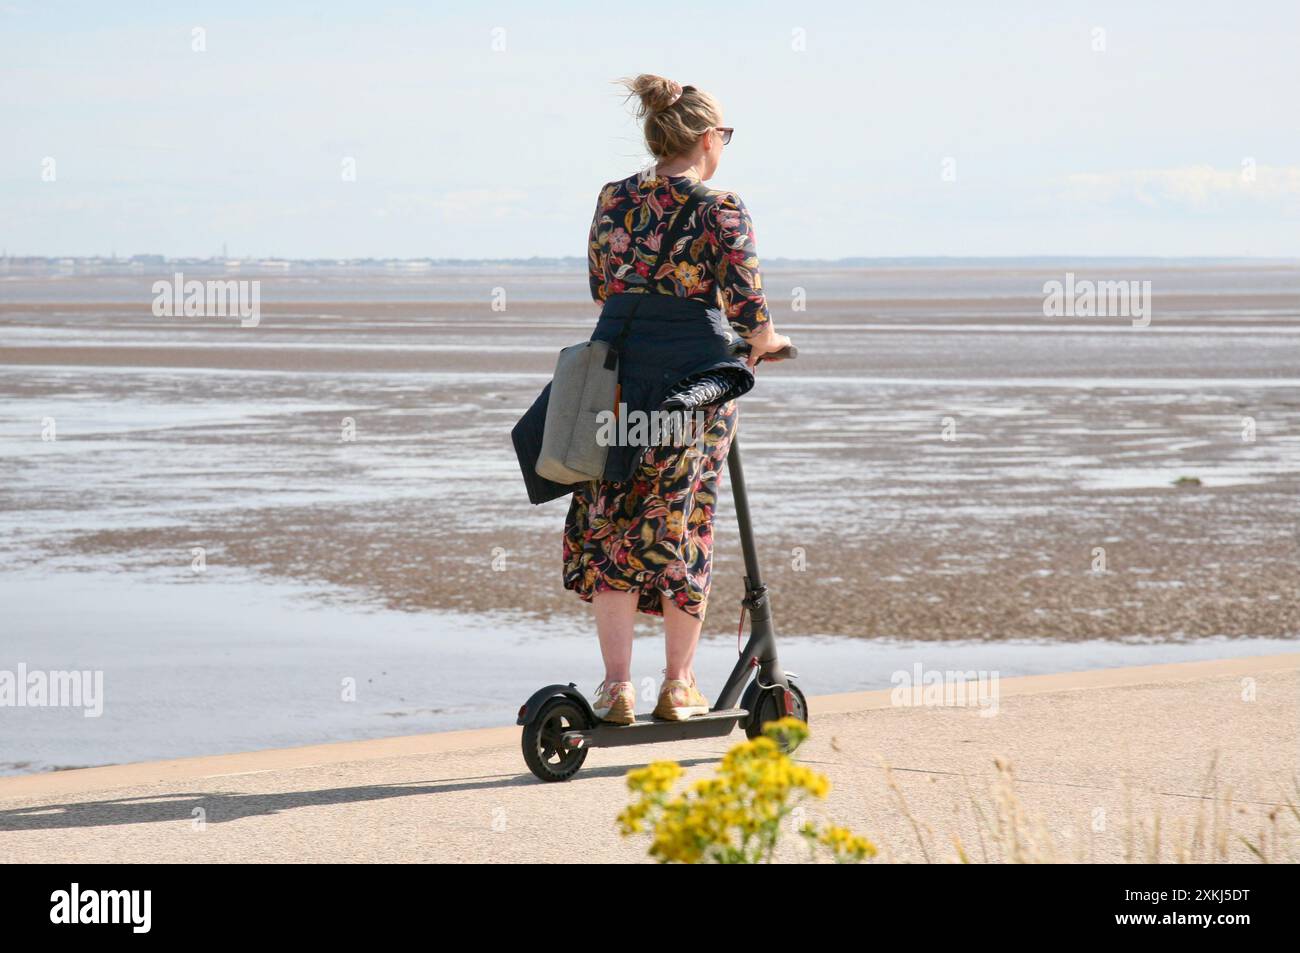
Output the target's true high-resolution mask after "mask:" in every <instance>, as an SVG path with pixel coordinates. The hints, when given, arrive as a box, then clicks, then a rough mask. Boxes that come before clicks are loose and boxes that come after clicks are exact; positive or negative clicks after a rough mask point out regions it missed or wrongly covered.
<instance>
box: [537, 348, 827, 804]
mask: <svg viewBox="0 0 1300 953" xmlns="http://www.w3.org/2000/svg"><path fill="white" fill-rule="evenodd" d="M748 350H749V348H748V345H745V344H744V342H740V344H738V345H737V346H736V348H735V352H736V353H738V354H744V353H747V352H748ZM797 354H798V350H797V349H796V348H795V347H794V345H790V346H789V347H786V348H783V349H782V350H780V351H778V352H776V353H775V354H774V355H773V356H774V357H780V358H783V359H790V358H793V357H795V356H796V355H797ZM765 356H766V355H765ZM762 360H763V358H759V361H760V362H761V361H762ZM676 396H677V398H678V399H677V400H676V401H675V406H676V407H680V408H681V409H686V410H690V409H693V408H692V407H691V406H690V404H691V400H690V396H689V392H687V393H686V394H684V395H683V394H679V395H676ZM727 473H728V475H729V476H730V478H731V497H732V501H733V503H734V505H735V508H736V522H737V524H738V525H739V528H740V548H741V551H742V552H743V554H744V557H745V576H744V580H745V595H744V598H742V599H741V602H740V604H741V626H742V627H743V625H744V617H745V615H746V614H748V616H749V641H748V642H747V643H746V644H745V647H744V649H743V650H742V651H741V653H740V657H739V658H738V659H737V660H736V665H735V667H734V668H733V669H732V670H731V675H730V676H728V678H727V682H726V684H725V685H723V686H722V691H721V693H720V694H719V695H718V700H717V701H716V702H714V703H713V706H712V708H711V709H710V710H709V712H708V713H707V714H703V715H694V716H692V717H691V718H688V719H686V720H684V721H669V720H666V719H660V718H656V717H655V716H654V715H649V714H644V715H637V716H636V722H635V723H633V724H630V725H620V724H615V723H612V722H605V721H601V720H600V719H599V718H597V717H596V713H595V712H594V711H593V710H592V707H591V703H590V702H589V701H588V700H587V698H586V696H585V695H584V694H583V693H582V692H581V691H580V690H579V689H578V687H577V685H576V684H575V683H573V682H569V683H568V684H567V685H547V686H546V687H545V688H540V689H538V690H537V691H535V692H533V694H532V696H531V697H530V698H529V699H528V701H526V702H524V704H523V705H522V706H520V708H519V717H518V719H517V720H516V722H515V724H518V725H522V726H523V739H522V744H523V752H524V761H525V762H527V764H528V767H529V769H530V770H531V771H532V772H533V774H534V775H536V776H537V777H538V778H539V779H541V780H542V781H567V780H568V779H569V778H571V777H573V776H574V775H575V774H577V772H578V769H579V768H581V767H582V763H583V762H584V761H586V760H587V752H588V750H590V749H591V748H620V747H625V746H627V745H646V744H658V743H660V742H664V741H681V740H684V739H686V738H715V737H716V738H720V737H723V736H725V735H729V734H731V731H732V729H734V728H735V727H736V726H737V725H740V726H741V727H743V728H744V729H745V734H746V736H747V737H749V738H756V737H758V736H759V735H760V734H762V732H763V726H764V725H765V724H767V723H768V722H769V721H775V720H777V719H779V718H784V717H786V716H793V717H795V718H798V719H800V720H801V721H804V722H807V721H808V703H807V702H806V701H805V699H804V695H803V692H802V691H800V690H799V687H798V686H797V685H796V684H795V683H794V681H793V680H794V679H795V678H797V677H798V676H796V675H795V673H794V672H786V671H783V670H782V668H781V666H780V664H779V663H778V661H777V657H776V630H775V629H774V628H773V625H772V607H771V604H770V602H769V599H768V590H767V586H765V585H764V584H763V578H762V575H761V573H760V572H759V568H758V551H757V548H756V547H755V545H754V532H753V526H752V524H751V521H750V513H749V498H748V496H747V495H746V492H745V471H744V468H743V467H742V465H741V459H740V447H739V444H738V440H737V438H735V437H733V438H732V441H731V448H730V451H729V452H728V455H727ZM737 701H739V704H737ZM778 743H779V744H780V745H781V747H782V749H783V750H784V751H785V752H786V753H789V752H790V751H792V750H793V748H794V745H793V744H792V743H791V742H790V741H789V740H782V741H780V742H778Z"/></svg>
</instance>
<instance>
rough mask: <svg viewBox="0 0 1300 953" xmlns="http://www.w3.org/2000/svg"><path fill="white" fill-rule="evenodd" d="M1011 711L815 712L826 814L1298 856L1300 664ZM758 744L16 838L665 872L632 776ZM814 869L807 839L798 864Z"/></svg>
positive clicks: (226, 776) (132, 812)
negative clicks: (986, 820) (638, 821)
mask: <svg viewBox="0 0 1300 953" xmlns="http://www.w3.org/2000/svg"><path fill="white" fill-rule="evenodd" d="M999 695H1000V698H999V703H998V710H997V714H996V716H995V717H985V716H983V715H982V714H981V713H980V712H979V711H978V710H977V709H974V708H970V707H954V706H947V707H943V706H941V707H909V706H899V705H897V704H894V703H893V701H891V697H890V693H889V692H871V693H860V694H845V695H832V696H810V698H809V707H810V716H809V721H810V725H811V727H812V735H811V737H810V738H809V740H808V741H807V742H805V744H804V746H803V747H801V748H800V750H799V751H798V752H797V758H798V760H799V761H800V763H803V764H806V765H808V766H809V767H811V768H813V769H814V770H816V771H818V772H819V773H821V774H824V775H825V776H827V777H828V778H829V779H830V782H831V789H830V794H829V797H828V798H827V799H826V800H825V801H814V802H811V803H810V805H809V806H808V808H807V810H808V812H809V819H814V818H815V819H816V821H817V822H819V823H836V824H840V825H845V826H847V827H849V828H850V829H852V830H853V831H854V832H855V833H859V834H861V835H864V836H868V837H869V838H871V839H872V841H873V842H874V843H876V844H877V845H878V846H879V847H880V848H881V854H880V859H881V860H887V861H893V862H932V863H945V862H951V861H953V860H955V859H956V857H957V849H958V848H957V845H958V844H960V845H962V848H963V849H964V850H965V851H966V852H968V854H969V856H970V857H971V859H972V860H973V861H974V862H988V861H997V860H1005V859H1007V858H1006V857H1005V856H1003V854H1002V852H1003V851H1004V849H1005V844H1000V843H999V842H998V841H997V839H996V838H995V837H993V836H991V832H990V831H989V830H987V829H986V828H985V827H984V826H983V825H982V824H981V821H980V819H979V814H978V811H981V810H984V811H987V810H990V809H991V807H992V803H993V799H994V796H993V795H992V794H991V793H990V791H992V790H999V789H997V788H996V785H997V784H999V783H1003V782H1005V781H1006V779H1008V778H1010V782H1009V783H1010V791H1011V793H1012V794H1013V795H1014V797H1015V803H1016V804H1017V805H1018V806H1019V808H1020V809H1021V810H1023V812H1024V815H1025V818H1026V820H1025V822H1024V823H1025V828H1024V830H1023V831H1022V833H1024V834H1025V835H1026V836H1028V835H1029V833H1030V831H1031V829H1032V830H1033V831H1034V834H1033V836H1034V837H1035V838H1038V837H1042V838H1043V841H1042V843H1043V844H1050V845H1052V849H1053V851H1054V852H1055V855H1056V859H1058V860H1061V861H1070V860H1076V861H1092V862H1111V863H1119V862H1126V861H1127V862H1147V861H1150V860H1161V861H1172V860H1177V859H1180V857H1179V850H1180V849H1182V850H1189V851H1191V855H1190V859H1201V860H1208V859H1211V856H1210V855H1211V854H1213V852H1214V851H1215V850H1217V849H1218V848H1217V846H1216V845H1217V844H1218V843H1219V841H1220V840H1221V841H1222V849H1223V851H1224V854H1223V856H1221V857H1219V856H1215V857H1214V858H1213V859H1221V860H1232V861H1250V860H1253V859H1254V857H1253V855H1252V853H1251V850H1250V848H1249V847H1248V846H1247V845H1246V844H1245V843H1243V842H1242V838H1244V839H1245V841H1248V842H1250V843H1252V844H1255V845H1259V844H1261V843H1262V844H1263V845H1264V849H1266V850H1267V851H1269V853H1270V856H1271V859H1273V860H1275V861H1277V860H1287V859H1288V857H1289V859H1290V860H1291V862H1295V860H1296V859H1297V853H1296V852H1297V851H1300V825H1298V824H1296V823H1292V822H1291V821H1293V819H1289V818H1288V815H1287V812H1286V810H1285V803H1286V798H1288V797H1290V798H1291V799H1292V800H1293V801H1294V793H1295V792H1294V786H1293V785H1294V779H1293V772H1294V769H1295V758H1296V752H1297V746H1298V745H1300V654H1289V655H1278V656H1271V657H1260V658H1254V659H1233V660H1223V661H1207V662H1196V663H1190V664H1185V665H1163V666H1150V667H1144V668H1131V669H1109V670H1101V671H1097V672H1089V673H1080V674H1072V675H1054V676H1040V677H1036V678H1022V679H1005V680H1003V681H1002V683H1001V685H1000V690H999ZM738 740H743V738H742V736H741V735H740V734H739V733H738V732H737V733H735V734H733V736H732V737H731V738H730V739H707V740H700V741H690V742H679V743H676V744H671V745H648V746H645V747H636V748H609V749H597V750H595V751H593V752H591V754H590V755H589V756H588V759H587V762H586V764H585V765H584V767H583V769H582V770H581V771H580V772H579V773H578V775H577V776H576V777H575V778H574V779H572V780H570V781H567V782H563V783H560V784H545V783H542V782H540V781H537V780H536V779H535V778H534V777H533V776H532V775H531V774H529V773H528V772H527V770H526V769H525V768H524V766H523V761H522V758H521V756H520V753H519V729H518V728H515V727H513V726H509V727H501V728H493V729H481V730H474V731H461V732H445V733H439V734H427V735H413V736H407V737H402V738H389V739H383V740H375V741H366V742H352V743H345V744H334V745H321V746H314V747H306V748H294V749H285V750H268V751H261V752H255V753H248V754H231V755H224V756H219V757H210V758H192V759H182V760H175V761H167V762H155V763H144V764H129V765H119V766H113V767H105V768H92V769H86V770H80V771H63V772H57V773H53V774H40V775H28V776H23V777H8V778H0V845H2V848H3V854H4V859H5V860H6V861H8V862H21V863H51V862H54V863H57V862H72V861H75V862H77V863H132V862H141V861H147V862H154V863H157V862H164V863H244V862H277V863H304V862H452V863H475V862H477V863H509V862H536V863H572V862H573V861H574V858H575V857H581V858H582V859H583V862H585V863H598V862H612V863H637V862H647V857H646V854H645V850H646V846H647V844H646V843H644V842H639V841H637V840H635V839H629V840H626V841H624V840H621V839H620V838H619V836H618V834H617V830H616V827H615V823H614V819H615V817H616V815H617V814H618V812H619V811H620V810H622V809H623V808H624V807H626V806H627V804H628V803H629V802H630V800H631V797H632V796H631V794H630V793H629V792H628V790H627V788H626V786H625V782H624V777H625V774H626V772H627V771H628V770H629V769H630V768H632V767H636V766H638V765H641V764H645V763H648V762H649V761H652V760H657V759H673V760H677V761H678V762H679V763H680V764H681V765H682V766H683V767H684V768H685V769H686V773H685V777H684V779H683V781H682V782H679V784H682V785H684V784H685V783H687V782H689V781H692V780H696V779H700V778H704V777H708V776H710V775H711V774H712V773H713V770H714V767H715V766H716V764H717V761H718V759H719V758H720V757H721V755H722V754H723V753H724V752H725V751H726V750H727V749H728V748H729V747H730V746H731V745H732V744H735V743H736V742H737V741H738ZM995 758H996V759H1001V760H1002V762H1003V763H1004V764H1005V765H1007V766H1009V767H1008V770H1009V772H1010V773H1009V775H1008V774H1005V773H1002V772H999V770H998V768H997V767H996V765H995ZM886 767H888V769H889V770H888V771H887V770H886ZM1279 814H1280V815H1281V820H1280V821H1277V820H1276V818H1277V817H1278V815H1279ZM1270 818H1273V819H1270ZM1198 821H1199V823H1200V828H1199V830H1200V834H1199V835H1197V834H1196V831H1197V830H1198ZM1040 824H1041V825H1042V829H1043V831H1045V833H1043V832H1040V831H1038V825H1040ZM1238 835H1240V836H1238ZM1261 839H1262V840H1261ZM1207 842H1208V844H1207ZM1193 845H1197V846H1193ZM1038 849H1042V845H1041V844H1039V847H1038ZM804 857H805V852H804V848H803V846H802V845H801V844H799V843H797V839H796V838H793V837H788V838H785V839H784V841H783V848H782V850H781V851H780V852H779V855H778V859H782V860H795V861H797V860H801V859H804ZM1183 859H1188V858H1183Z"/></svg>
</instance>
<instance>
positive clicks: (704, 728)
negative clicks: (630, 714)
mask: <svg viewBox="0 0 1300 953" xmlns="http://www.w3.org/2000/svg"><path fill="white" fill-rule="evenodd" d="M748 714H749V712H748V711H746V710H745V709H743V708H723V709H720V710H717V711H711V712H708V713H707V714H704V715H693V716H692V717H690V718H688V719H686V720H685V721H669V720H667V719H664V718H656V717H655V716H654V715H637V716H636V722H635V723H634V724H631V725H616V724H612V723H610V722H601V723H600V724H598V725H597V726H596V727H594V728H583V729H574V730H572V731H566V732H564V734H562V735H561V736H560V742H561V744H563V745H565V746H566V747H570V748H579V747H581V748H619V747H622V746H624V745H648V744H655V743H657V742H660V741H681V740H683V739H685V738H718V737H721V736H723V735H729V734H731V731H732V729H733V728H735V727H736V725H737V724H739V722H740V720H741V719H742V718H745V717H746V716H747V715H748Z"/></svg>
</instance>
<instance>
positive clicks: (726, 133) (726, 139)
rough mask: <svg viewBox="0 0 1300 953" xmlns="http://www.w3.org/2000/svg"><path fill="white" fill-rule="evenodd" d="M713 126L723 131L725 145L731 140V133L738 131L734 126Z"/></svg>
mask: <svg viewBox="0 0 1300 953" xmlns="http://www.w3.org/2000/svg"><path fill="white" fill-rule="evenodd" d="M713 128H714V129H716V130H718V132H720V133H722V144H723V145H724V146H725V145H728V144H729V143H730V142H731V134H732V133H733V132H735V131H736V129H735V127H734V126H714V127H713Z"/></svg>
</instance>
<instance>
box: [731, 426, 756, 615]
mask: <svg viewBox="0 0 1300 953" xmlns="http://www.w3.org/2000/svg"><path fill="white" fill-rule="evenodd" d="M727 472H728V474H729V475H730V477H731V499H732V502H733V503H734V505H735V507H736V524H737V526H738V528H739V530H740V548H741V551H742V552H743V553H744V554H745V582H746V588H747V589H749V590H751V591H752V590H757V589H761V588H762V587H763V580H762V577H761V576H760V575H759V571H758V551H757V550H756V549H755V547H754V526H753V522H752V521H751V520H750V516H749V495H748V494H747V493H746V492H745V468H744V466H743V465H742V464H741V462H740V442H739V438H738V437H733V438H732V440H731V450H730V452H729V453H728V454H727Z"/></svg>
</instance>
